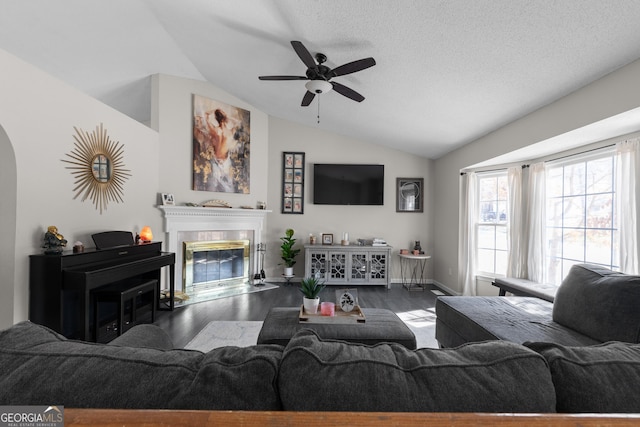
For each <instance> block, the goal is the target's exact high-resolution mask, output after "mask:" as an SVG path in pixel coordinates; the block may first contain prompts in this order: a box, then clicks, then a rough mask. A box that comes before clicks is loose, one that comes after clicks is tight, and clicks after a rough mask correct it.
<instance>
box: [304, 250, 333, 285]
mask: <svg viewBox="0 0 640 427" xmlns="http://www.w3.org/2000/svg"><path fill="white" fill-rule="evenodd" d="M328 255H329V253H328V252H327V251H316V250H307V253H306V260H305V262H306V268H305V276H306V277H315V278H318V279H321V280H324V281H326V280H327V256H328Z"/></svg>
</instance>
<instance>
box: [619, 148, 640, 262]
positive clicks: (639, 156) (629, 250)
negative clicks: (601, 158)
mask: <svg viewBox="0 0 640 427" xmlns="http://www.w3.org/2000/svg"><path fill="white" fill-rule="evenodd" d="M639 141H640V140H639V139H638V138H636V139H633V140H629V141H623V142H619V143H617V144H616V165H617V169H616V186H617V188H616V203H617V206H616V207H617V212H618V221H617V222H618V223H617V226H618V233H619V236H620V239H619V240H620V247H619V248H618V251H619V254H620V259H619V263H620V264H619V265H620V271H621V272H623V273H627V274H638V227H637V210H638V208H637V203H638V197H637V191H638V188H637V187H638V186H637V184H636V183H637V182H638V179H639V178H640V173H639V172H640V148H639V144H640V142H639Z"/></svg>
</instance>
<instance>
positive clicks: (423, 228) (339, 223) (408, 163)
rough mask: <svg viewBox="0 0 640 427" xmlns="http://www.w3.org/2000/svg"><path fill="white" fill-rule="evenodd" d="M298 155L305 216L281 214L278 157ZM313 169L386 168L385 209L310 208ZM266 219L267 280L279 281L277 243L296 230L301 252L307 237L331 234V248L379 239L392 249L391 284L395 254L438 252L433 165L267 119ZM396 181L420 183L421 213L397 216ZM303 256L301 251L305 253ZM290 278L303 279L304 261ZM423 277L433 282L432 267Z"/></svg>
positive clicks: (397, 275) (394, 275)
mask: <svg viewBox="0 0 640 427" xmlns="http://www.w3.org/2000/svg"><path fill="white" fill-rule="evenodd" d="M285 151H302V152H304V153H305V163H306V164H305V205H304V214H303V215H296V214H282V213H280V212H281V197H282V153H283V152H285ZM314 163H362V164H365V163H366V164H383V165H384V166H385V171H384V173H385V187H384V206H328V205H314V204H313V198H312V195H313V164H314ZM269 164H270V168H269V196H268V200H267V203H268V206H267V208H268V209H270V210H272V211H273V213H271V214H269V227H268V235H267V237H266V243H267V255H266V257H265V265H266V267H267V268H266V269H265V270H266V273H267V276H268V277H280V276H281V274H282V266H280V265H278V264H279V263H280V262H281V260H280V244H281V242H280V240H279V238H280V237H281V236H283V235H284V232H285V230H286V229H287V228H293V229H294V230H295V236H294V237H296V238H297V239H298V243H299V244H300V245H299V246H298V247H300V248H302V246H303V245H304V244H305V243H308V239H309V234H311V233H313V234H315V235H316V237H319V235H320V234H322V233H332V234H333V235H334V242H339V241H340V238H341V236H342V233H343V232H348V233H349V239H350V240H352V241H355V240H356V239H358V238H364V239H371V238H374V237H380V238H383V239H385V240H386V241H387V242H388V243H389V244H390V245H392V246H393V252H392V254H393V258H392V260H393V261H392V272H391V278H392V279H396V280H399V279H400V271H399V263H398V261H397V255H396V254H397V252H398V250H399V249H401V248H409V247H411V248H412V247H413V244H414V241H415V240H420V241H421V245H422V248H423V250H425V251H426V252H427V253H433V252H434V251H438V250H439V248H438V246H437V245H435V244H434V227H433V224H434V223H433V209H434V206H433V203H431V202H432V200H433V191H434V186H435V181H434V174H433V163H432V161H431V160H429V159H426V158H423V157H418V156H415V155H411V154H407V153H404V152H401V151H398V150H393V149H390V148H387V147H382V146H378V145H373V144H369V143H367V142H366V141H360V140H356V139H352V138H347V137H343V136H340V135H336V134H333V133H327V132H325V131H322V130H320V129H318V128H316V127H313V126H303V125H297V124H293V123H291V122H288V121H285V120H282V119H278V118H274V117H270V119H269ZM397 177H410V178H420V177H422V178H424V185H425V201H426V202H425V208H424V212H423V213H398V212H396V205H395V197H396V191H395V185H396V178H397ZM303 252H304V251H303ZM294 274H295V275H296V276H298V277H301V276H303V275H304V256H303V254H301V256H300V257H299V258H298V261H297V263H296V265H295V266H294ZM426 274H427V277H428V278H431V277H432V275H431V266H430V265H429V266H428V271H427V272H426Z"/></svg>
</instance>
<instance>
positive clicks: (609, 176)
mask: <svg viewBox="0 0 640 427" xmlns="http://www.w3.org/2000/svg"><path fill="white" fill-rule="evenodd" d="M615 166H616V165H615V155H614V153H613V152H612V151H611V150H600V151H599V152H598V153H597V154H595V155H593V154H592V155H591V156H589V157H582V158H578V159H573V160H567V161H564V162H558V163H554V164H552V165H551V166H550V167H548V169H547V179H546V194H547V196H546V197H547V207H546V216H547V218H546V237H547V239H546V240H547V259H546V262H545V269H546V272H545V273H546V276H545V279H546V281H548V282H550V283H555V284H560V283H561V282H562V279H564V277H565V276H566V275H567V273H568V272H569V269H570V268H571V266H572V265H574V264H579V263H591V264H599V265H602V266H605V267H607V268H610V269H614V270H615V269H617V265H616V260H617V254H616V249H615V248H617V240H618V234H617V229H616V227H615V223H616V220H617V218H616V213H615V180H614V176H615Z"/></svg>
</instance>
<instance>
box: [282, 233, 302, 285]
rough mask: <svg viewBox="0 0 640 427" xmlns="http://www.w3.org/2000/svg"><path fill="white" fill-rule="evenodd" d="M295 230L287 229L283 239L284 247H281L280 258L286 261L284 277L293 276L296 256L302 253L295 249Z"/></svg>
mask: <svg viewBox="0 0 640 427" xmlns="http://www.w3.org/2000/svg"><path fill="white" fill-rule="evenodd" d="M293 233H294V232H293V229H292V228H287V231H285V233H284V234H285V235H284V237H281V238H280V240H282V245H280V257H281V258H282V261H284V275H285V276H293V266H294V264H295V263H296V256H298V254H299V253H300V249H293V245H295V244H296V239H294V238H293Z"/></svg>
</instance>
